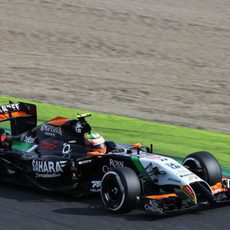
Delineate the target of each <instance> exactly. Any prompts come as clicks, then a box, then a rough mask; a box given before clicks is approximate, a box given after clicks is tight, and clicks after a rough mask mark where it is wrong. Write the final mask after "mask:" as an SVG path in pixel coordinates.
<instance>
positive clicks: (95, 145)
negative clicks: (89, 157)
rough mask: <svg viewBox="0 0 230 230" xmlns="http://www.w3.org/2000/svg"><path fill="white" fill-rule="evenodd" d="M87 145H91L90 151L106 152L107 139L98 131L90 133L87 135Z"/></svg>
mask: <svg viewBox="0 0 230 230" xmlns="http://www.w3.org/2000/svg"><path fill="white" fill-rule="evenodd" d="M85 142H86V145H88V146H89V148H90V151H92V152H94V151H95V152H99V153H103V154H105V153H106V145H105V139H104V138H103V137H102V136H101V135H100V134H98V133H90V134H87V135H86V136H85Z"/></svg>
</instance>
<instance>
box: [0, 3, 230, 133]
mask: <svg viewBox="0 0 230 230" xmlns="http://www.w3.org/2000/svg"><path fill="white" fill-rule="evenodd" d="M229 22H230V1H229V0H221V1H219V0H202V1H200V0H192V1H188V0H174V1H172V0H160V1H159V0H125V1H124V0H112V1H108V0H59V1H56V0H0V78H1V84H0V94H1V95H12V96H18V97H22V98H27V99H33V100H37V101H42V102H47V103H54V104H60V105H65V106H70V107H74V108H83V109H88V110H91V111H101V112H105V113H112V114H119V115H126V116H131V117H137V118H142V119H146V120H151V121H160V122H167V123H171V124H180V125H184V126H189V127H195V128H202V129H210V130H216V131H220V132H223V133H227V134H229V133H230V131H229V130H230V124H229V121H230V23H229Z"/></svg>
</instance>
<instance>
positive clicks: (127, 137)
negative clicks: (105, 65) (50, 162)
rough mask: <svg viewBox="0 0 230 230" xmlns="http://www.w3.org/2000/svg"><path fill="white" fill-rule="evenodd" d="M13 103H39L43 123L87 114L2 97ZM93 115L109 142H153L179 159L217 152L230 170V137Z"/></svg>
mask: <svg viewBox="0 0 230 230" xmlns="http://www.w3.org/2000/svg"><path fill="white" fill-rule="evenodd" d="M9 100H12V101H27V102H32V103H35V104H36V105H37V110H38V120H39V123H41V122H43V121H46V120H48V119H50V118H53V117H56V116H66V117H70V118H73V117H74V115H76V113H83V112H87V111H83V110H75V109H71V108H66V107H61V106H56V105H49V104H43V103H38V102H34V101H29V100H24V99H20V98H13V97H7V96H1V97H0V104H1V105H2V104H7V103H8V101H9ZM92 115H93V116H92V117H90V118H89V119H88V121H89V123H90V124H91V126H92V128H93V130H94V131H95V132H98V133H100V134H102V135H103V136H104V137H105V138H106V139H110V140H113V141H115V142H118V143H135V142H140V143H142V144H144V145H149V144H150V143H153V146H154V151H155V152H157V153H161V154H166V155H169V156H176V157H179V158H183V157H185V156H186V155H187V154H189V153H192V152H195V151H202V150H205V151H209V152H211V153H213V154H214V155H215V156H216V158H217V159H218V160H219V162H220V164H221V165H222V166H223V167H225V169H226V170H227V169H228V168H230V151H229V146H230V135H225V134H222V133H218V132H213V131H204V130H197V129H192V128H186V127H181V126H174V125H167V124H161V123H156V122H148V121H143V120H140V119H134V118H127V117H122V116H115V115H108V114H103V113H95V112H92Z"/></svg>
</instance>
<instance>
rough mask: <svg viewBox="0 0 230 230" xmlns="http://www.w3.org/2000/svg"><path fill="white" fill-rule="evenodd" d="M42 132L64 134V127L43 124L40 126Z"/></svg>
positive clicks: (52, 134) (51, 134) (53, 134)
mask: <svg viewBox="0 0 230 230" xmlns="http://www.w3.org/2000/svg"><path fill="white" fill-rule="evenodd" d="M40 130H41V132H44V133H45V134H46V135H49V136H55V134H57V135H60V136H62V128H61V127H56V126H53V125H48V124H43V125H42V126H41V128H40Z"/></svg>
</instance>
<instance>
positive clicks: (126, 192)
mask: <svg viewBox="0 0 230 230" xmlns="http://www.w3.org/2000/svg"><path fill="white" fill-rule="evenodd" d="M88 116H90V114H84V115H79V114H78V115H77V116H76V118H75V119H69V118H66V117H56V118H53V119H51V120H49V121H47V122H44V123H42V124H40V125H37V111H36V106H35V105H34V104H29V103H24V102H18V103H12V102H10V103H9V104H8V105H4V106H0V121H1V122H6V121H8V122H9V123H10V130H8V129H7V128H5V129H1V130H0V180H4V181H9V182H13V183H17V184H22V185H25V186H33V187H37V188H39V189H43V190H48V191H62V192H65V193H69V194H72V195H74V196H76V197H78V198H81V197H84V196H86V195H88V194H90V193H99V194H100V195H101V196H100V197H101V200H102V203H103V205H104V207H105V208H106V209H107V210H108V211H110V212H112V213H124V212H129V211H131V210H133V209H135V208H137V207H141V208H143V209H144V210H146V211H149V212H152V213H155V214H158V215H163V214H165V213H167V212H172V211H177V210H183V209H184V208H190V207H196V206H199V205H200V204H210V205H215V204H217V203H220V202H224V201H229V200H230V179H228V178H225V177H223V176H222V172H221V168H220V166H219V163H218V161H217V160H216V159H215V157H214V156H213V155H212V154H211V153H209V152H204V151H201V152H196V153H192V154H189V155H188V156H187V157H185V159H184V161H183V163H182V164H179V163H178V162H177V161H175V160H174V159H172V158H170V157H167V156H164V155H158V154H155V153H153V147H152V145H150V146H149V147H148V146H142V145H141V144H135V145H119V144H115V143H114V142H112V141H104V139H103V138H102V136H101V135H99V134H95V133H94V132H92V130H91V129H92V128H91V126H90V125H89V123H88V122H87V121H86V118H87V117H88ZM92 143H93V145H91V144H92Z"/></svg>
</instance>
